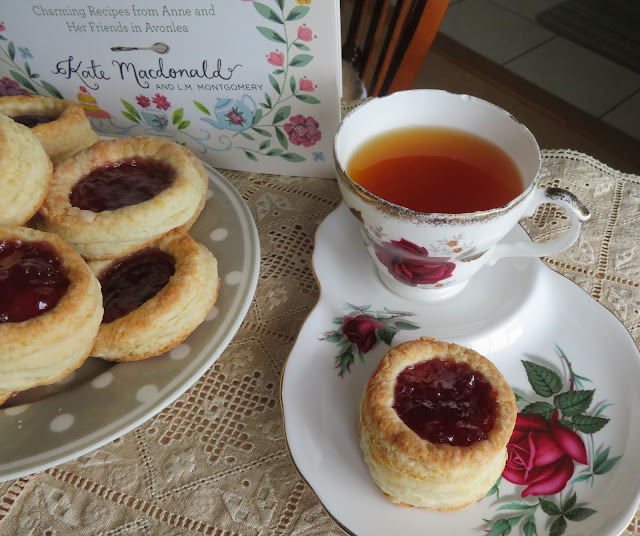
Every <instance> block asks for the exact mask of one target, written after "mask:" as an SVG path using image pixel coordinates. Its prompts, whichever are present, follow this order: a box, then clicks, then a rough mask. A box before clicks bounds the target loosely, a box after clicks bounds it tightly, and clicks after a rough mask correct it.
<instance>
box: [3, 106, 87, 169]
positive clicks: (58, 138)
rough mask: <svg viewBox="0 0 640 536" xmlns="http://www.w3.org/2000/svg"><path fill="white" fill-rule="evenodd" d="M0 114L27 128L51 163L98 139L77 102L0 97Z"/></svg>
mask: <svg viewBox="0 0 640 536" xmlns="http://www.w3.org/2000/svg"><path fill="white" fill-rule="evenodd" d="M0 113H2V114H4V115H7V116H9V117H11V118H12V119H13V120H14V121H16V122H17V123H21V124H23V125H26V126H27V127H30V129H31V132H33V134H34V135H35V136H36V138H38V140H40V143H41V144H42V146H43V147H44V150H45V151H46V152H47V155H49V158H50V159H51V161H52V162H53V164H54V165H56V164H58V163H60V162H62V161H63V160H65V159H67V158H69V157H70V156H73V155H74V154H75V153H77V152H78V151H81V150H82V149H85V148H86V147H89V146H90V145H93V144H94V143H95V142H97V141H98V135H97V134H96V133H95V132H94V131H93V130H92V129H91V124H90V123H89V120H88V119H87V116H86V115H85V113H84V109H83V108H82V106H80V105H79V104H78V103H77V102H72V101H68V100H63V99H56V98H54V97H43V96H40V95H14V96H6V97H0Z"/></svg>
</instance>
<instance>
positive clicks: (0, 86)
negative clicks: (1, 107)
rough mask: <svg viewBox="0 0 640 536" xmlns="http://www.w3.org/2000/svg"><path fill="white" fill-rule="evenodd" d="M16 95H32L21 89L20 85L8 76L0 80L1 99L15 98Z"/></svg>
mask: <svg viewBox="0 0 640 536" xmlns="http://www.w3.org/2000/svg"><path fill="white" fill-rule="evenodd" d="M15 95H30V93H29V92H28V91H27V90H26V89H23V88H21V87H20V84H18V82H16V81H15V80H12V79H11V78H9V77H8V76H3V77H2V78H1V79H0V97H13V96H15Z"/></svg>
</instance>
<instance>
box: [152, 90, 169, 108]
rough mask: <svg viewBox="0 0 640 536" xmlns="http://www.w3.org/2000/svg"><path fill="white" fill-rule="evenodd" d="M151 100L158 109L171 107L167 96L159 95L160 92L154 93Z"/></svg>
mask: <svg viewBox="0 0 640 536" xmlns="http://www.w3.org/2000/svg"><path fill="white" fill-rule="evenodd" d="M152 100H153V103H154V104H155V105H156V108H158V110H168V109H169V108H171V103H169V101H168V100H167V97H165V96H164V95H160V93H156V95H155V97H153V99H152Z"/></svg>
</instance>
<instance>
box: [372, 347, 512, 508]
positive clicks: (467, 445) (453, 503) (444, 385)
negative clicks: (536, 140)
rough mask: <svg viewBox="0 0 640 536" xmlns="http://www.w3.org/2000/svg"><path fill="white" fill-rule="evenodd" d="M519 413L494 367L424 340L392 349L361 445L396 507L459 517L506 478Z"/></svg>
mask: <svg viewBox="0 0 640 536" xmlns="http://www.w3.org/2000/svg"><path fill="white" fill-rule="evenodd" d="M516 414H517V409H516V404H515V397H514V395H513V392H512V391H511V389H510V387H509V385H508V384H507V383H506V381H505V379H504V378H503V376H502V375H501V374H500V372H499V371H498V369H497V368H496V367H495V365H493V363H491V362H490V361H489V360H487V359H486V358H484V357H482V356H481V355H480V354H478V353H477V352H474V351H473V350H469V349H467V348H463V347H461V346H458V345H456V344H448V343H445V342H440V341H436V340H434V339H431V338H421V339H420V340H415V341H409V342H406V343H403V344H400V345H398V346H396V347H394V348H392V349H391V350H390V351H389V352H388V353H387V355H385V356H384V358H383V359H382V360H381V361H380V363H379V365H378V367H377V369H376V370H375V372H374V373H373V375H372V376H371V378H370V380H369V382H368V384H367V388H366V390H365V393H364V397H363V400H362V405H361V409H360V445H361V447H362V451H363V454H364V460H365V462H366V464H367V466H368V468H369V470H370V472H371V475H372V477H373V480H374V481H375V483H376V484H377V485H378V487H379V488H380V489H381V490H382V491H383V492H384V493H385V495H386V496H387V498H388V499H389V500H391V501H392V502H394V503H397V504H401V505H409V506H416V507H421V508H430V509H437V510H457V509H460V508H463V507H465V506H467V505H469V504H471V503H473V502H474V501H477V500H478V499H481V498H482V497H484V495H485V494H486V493H487V491H489V490H490V489H491V487H492V486H493V485H494V484H495V482H496V481H497V480H498V478H499V477H500V475H501V474H502V471H503V469H504V466H505V462H506V459H507V449H506V445H507V443H508V441H509V438H510V437H511V433H512V431H513V428H514V426H515V420H516Z"/></svg>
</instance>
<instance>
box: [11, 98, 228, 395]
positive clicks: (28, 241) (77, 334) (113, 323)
mask: <svg viewBox="0 0 640 536" xmlns="http://www.w3.org/2000/svg"><path fill="white" fill-rule="evenodd" d="M157 176H161V178H160V179H158V178H157ZM159 180H160V182H161V184H160V186H158V184H157V183H158V181H159ZM207 180H208V179H207V175H206V173H205V170H204V167H203V165H202V163H201V162H200V161H199V160H198V159H197V158H196V157H195V156H194V155H193V154H192V153H191V152H190V151H189V150H187V149H185V148H184V147H182V146H180V145H178V144H176V143H173V142H170V141H166V140H163V139H159V138H154V137H149V136H141V137H134V138H120V139H113V140H102V141H101V140H99V139H98V136H97V135H96V134H95V132H94V131H93V130H92V128H91V125H90V123H89V121H88V120H87V118H86V116H85V113H84V110H83V108H82V107H81V106H80V105H79V104H77V103H74V102H70V101H66V100H62V99H56V98H52V97H41V96H12V97H0V291H1V290H2V288H3V285H5V286H7V285H13V286H14V287H15V285H16V283H15V281H19V284H20V285H24V287H22V286H21V287H20V288H21V289H23V290H21V292H22V294H23V296H18V297H16V296H17V294H16V293H15V292H12V293H10V294H11V295H12V296H13V298H11V299H12V300H13V301H12V302H11V303H10V302H9V298H6V297H4V295H3V293H2V292H0V404H1V403H3V402H4V401H5V400H6V399H7V398H9V397H10V396H12V395H13V394H15V393H18V392H21V391H24V390H26V389H29V388H31V387H34V386H37V385H46V384H50V383H53V382H55V381H58V380H60V379H61V378H62V377H64V376H65V375H67V374H68V373H69V372H71V371H72V370H75V369H76V368H78V367H79V366H81V365H82V363H83V362H84V361H85V359H86V358H87V357H88V356H90V355H92V356H95V357H100V358H103V359H107V360H111V361H134V360H140V359H146V358H148V357H152V356H155V355H158V354H161V353H163V352H165V351H167V350H169V349H170V348H172V347H174V346H176V345H177V344H179V343H180V342H182V341H183V340H184V339H185V338H186V337H187V336H188V335H189V334H190V333H191V332H192V331H193V330H194V329H195V328H196V327H197V326H198V325H199V324H200V323H201V322H202V321H203V320H204V317H205V316H206V314H207V313H208V311H209V310H210V309H211V307H212V306H213V304H214V303H215V301H216V299H217V295H218V289H219V279H218V274H217V262H216V259H215V257H214V256H213V255H212V254H211V252H209V250H208V249H207V248H206V247H204V246H203V245H201V244H198V243H197V242H195V241H194V240H193V239H192V238H191V237H190V235H189V230H190V228H191V226H192V225H193V224H194V222H195V221H196V219H197V218H198V216H199V214H200V212H201V211H202V209H203V207H204V203H205V199H206V192H207ZM139 181H141V182H142V183H144V184H138V182H139ZM145 181H146V182H145ZM147 183H148V184H147ZM131 191H134V192H137V193H136V195H138V197H136V196H135V195H134V196H133V197H131ZM141 192H142V194H141ZM140 195H142V197H140ZM127 196H129V197H127ZM96 203H97V204H96ZM34 251H35V252H36V253H33V252H34ZM38 251H44V252H53V253H52V255H53V257H51V258H50V257H47V255H48V253H47V255H45V257H46V259H40V260H38V259H36V261H33V259H32V257H33V255H36V256H37V254H38V253H37V252H38ZM25 252H27V253H25ZM25 259H26V260H25ZM51 259H53V260H51ZM158 259H160V260H161V262H157V260H158ZM36 265H38V266H39V267H38V268H37V269H36V267H35V266H36ZM54 265H55V266H54ZM43 266H44V268H43ZM158 266H159V267H160V268H158ZM146 270H151V272H148V273H147V272H146ZM35 271H38V273H37V275H35V276H33V274H34V273H35ZM16 274H20V275H16ZM25 274H26V275H25ZM12 278H18V279H12ZM52 278H57V279H56V280H60V279H62V280H64V281H66V283H65V285H64V286H63V288H66V290H65V291H64V292H63V293H62V296H61V297H60V298H59V301H56V302H55V305H53V306H52V307H51V308H48V306H47V305H46V300H43V301H42V303H40V302H39V301H38V299H40V298H34V296H40V295H49V294H47V292H48V291H49V290H50V289H49V288H47V285H49V284H50V280H52ZM118 278H121V279H122V281H117V279H118ZM114 279H115V280H116V281H115V283H114ZM34 281H35V283H34ZM149 281H152V283H149ZM138 283H140V284H141V285H143V284H144V285H146V288H144V289H142V290H137V289H135V288H133V289H132V285H133V287H135V286H136V285H137V284H138ZM30 285H36V287H38V288H36V287H33V288H32V287H30ZM106 288H110V289H116V290H110V291H109V292H111V294H110V295H109V296H107V295H106V294H105V295H104V296H103V293H105V292H106V291H105V289H106ZM5 294H7V293H5ZM18 294H19V293H18ZM132 295H136V296H138V298H137V299H138V302H137V303H135V300H134V302H131V299H130V297H131V296H132ZM29 300H31V301H32V302H33V303H32V304H31V305H30V307H31V308H32V309H33V308H34V307H35V310H36V313H35V315H34V316H32V317H29V318H26V319H22V320H19V321H16V320H15V318H21V317H20V315H17V316H16V315H13V313H15V311H16V308H20V307H23V305H24V304H23V303H22V302H25V303H27V302H29ZM34 300H35V301H34ZM127 300H128V302H127V304H126V307H124V308H123V306H122V303H123V301H127ZM103 302H104V306H103ZM129 302H130V303H129ZM34 304H35V305H34ZM114 304H115V305H114ZM38 309H40V310H38ZM114 311H116V312H115V313H114ZM12 315H13V316H12Z"/></svg>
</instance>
